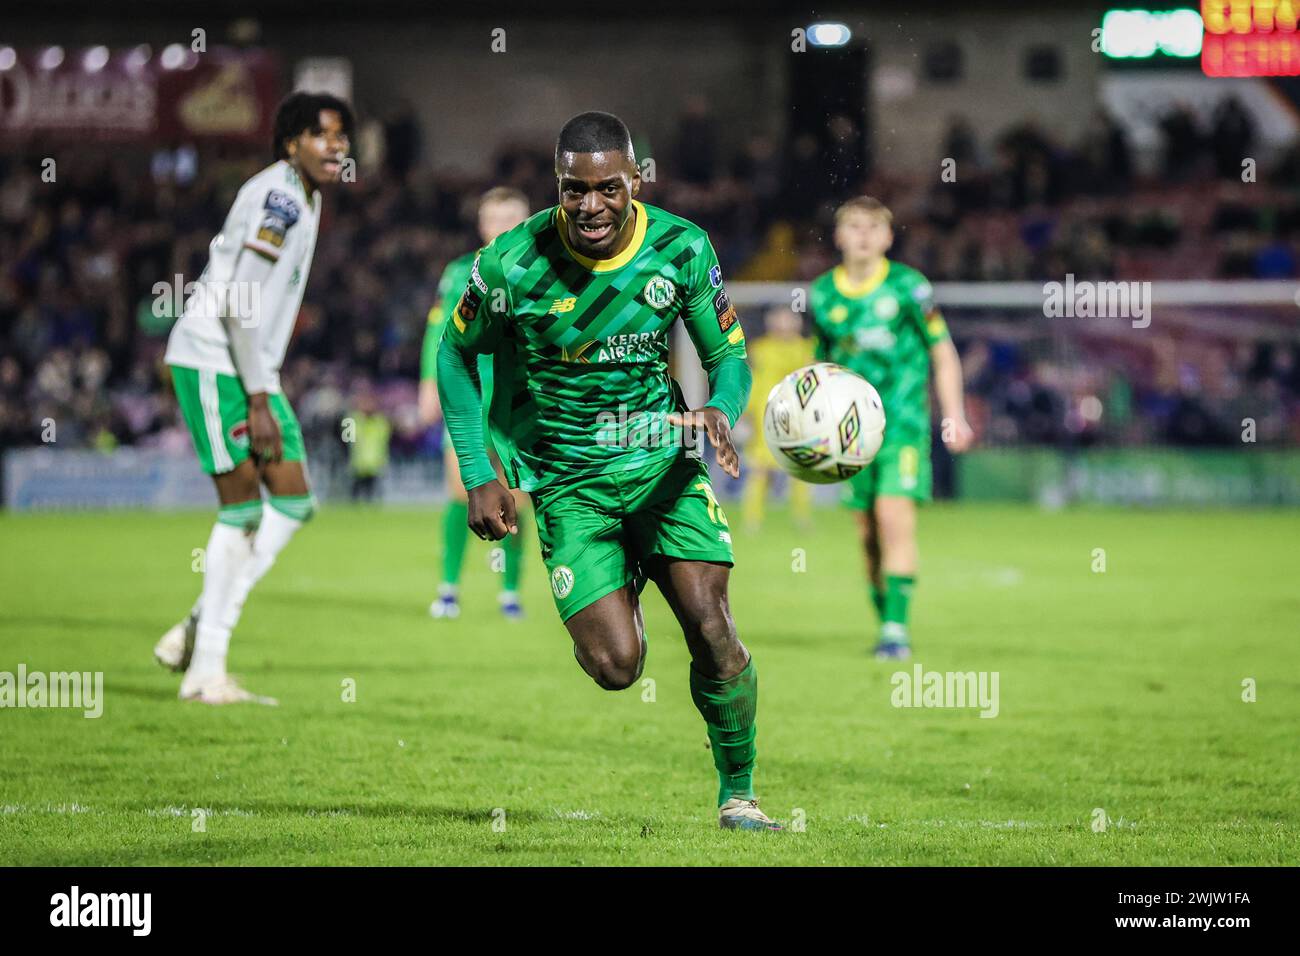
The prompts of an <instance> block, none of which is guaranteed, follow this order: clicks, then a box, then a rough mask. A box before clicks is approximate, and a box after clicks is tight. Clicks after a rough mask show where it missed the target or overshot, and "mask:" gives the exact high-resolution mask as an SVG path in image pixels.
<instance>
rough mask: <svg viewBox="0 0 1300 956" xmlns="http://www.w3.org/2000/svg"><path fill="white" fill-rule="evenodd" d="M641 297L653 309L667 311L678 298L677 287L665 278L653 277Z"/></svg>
mask: <svg viewBox="0 0 1300 956" xmlns="http://www.w3.org/2000/svg"><path fill="white" fill-rule="evenodd" d="M641 295H642V297H643V298H644V299H645V301H646V304H647V305H649V306H650V307H651V308H654V309H665V308H667V307H668V306H670V305H672V304H673V299H675V298H677V287H676V286H675V285H673V283H672V280H670V279H668V278H666V277H665V276H652V277H651V279H650V281H649V282H647V283H646V284H645V289H644V290H643V291H642V293H641Z"/></svg>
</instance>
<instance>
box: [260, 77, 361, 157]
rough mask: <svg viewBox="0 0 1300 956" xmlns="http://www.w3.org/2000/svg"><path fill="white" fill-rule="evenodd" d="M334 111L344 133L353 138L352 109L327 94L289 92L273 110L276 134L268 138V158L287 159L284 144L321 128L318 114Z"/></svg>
mask: <svg viewBox="0 0 1300 956" xmlns="http://www.w3.org/2000/svg"><path fill="white" fill-rule="evenodd" d="M321 110H334V111H335V112H336V113H338V114H339V119H340V120H341V121H342V123H343V132H344V133H346V134H347V136H348V139H351V138H352V127H353V118H352V107H350V106H348V104H347V102H346V101H344V100H341V99H339V97H337V96H334V95H332V94H330V93H304V92H301V91H299V92H297V93H290V94H289V95H288V96H286V97H285V98H284V99H283V100H281V101H280V105H279V106H277V107H276V109H275V132H274V133H272V136H271V155H272V156H274V157H275V158H276V159H288V158H289V150H288V149H287V148H286V147H285V145H284V141H285V140H287V139H293V138H294V137H295V136H298V135H299V134H300V133H302V132H303V131H305V130H312V131H313V132H315V131H317V130H319V129H320V111H321Z"/></svg>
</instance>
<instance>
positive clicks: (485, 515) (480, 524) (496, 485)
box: [469, 481, 519, 541]
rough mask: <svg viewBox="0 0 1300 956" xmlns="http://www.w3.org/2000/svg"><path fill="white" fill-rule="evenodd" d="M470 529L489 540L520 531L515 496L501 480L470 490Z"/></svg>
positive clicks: (497, 539) (498, 539) (496, 539)
mask: <svg viewBox="0 0 1300 956" xmlns="http://www.w3.org/2000/svg"><path fill="white" fill-rule="evenodd" d="M469 530H470V531H473V532H474V533H475V534H476V535H478V536H479V537H480V538H486V539H487V540H489V541H500V540H501V539H502V538H504V537H505V536H506V535H508V534H518V533H519V521H518V519H517V518H516V517H515V499H514V496H513V495H511V494H510V490H509V489H508V488H506V487H505V486H504V485H502V484H501V482H499V481H489V482H488V483H487V484H485V485H479V486H478V487H477V488H471V489H470V490H469Z"/></svg>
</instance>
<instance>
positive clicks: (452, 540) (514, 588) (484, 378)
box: [420, 186, 528, 620]
mask: <svg viewBox="0 0 1300 956" xmlns="http://www.w3.org/2000/svg"><path fill="white" fill-rule="evenodd" d="M527 218H528V197H527V196H525V195H524V194H523V193H521V192H520V191H519V190H517V189H511V188H510V187H508V186H497V187H494V188H492V189H489V190H488V191H487V192H485V193H484V194H483V196H482V198H481V199H479V203H478V233H479V236H480V237H481V238H482V240H483V242H484V244H487V243H489V242H491V241H492V240H493V239H495V238H496V237H497V236H499V235H501V234H502V233H503V232H506V231H508V230H510V229H513V228H514V227H515V226H517V225H519V224H520V223H521V222H523V221H524V220H525V219H527ZM477 255H478V253H477V252H467V253H466V254H465V255H463V256H461V257H460V258H458V259H453V260H452V261H451V262H450V263H448V264H447V268H446V269H445V270H443V273H442V278H441V279H440V280H438V301H436V302H435V303H434V304H433V308H431V309H430V310H429V324H428V326H427V327H426V328H425V331H424V350H423V352H422V354H421V356H420V418H421V419H422V420H423V421H424V423H425V424H426V425H432V424H434V422H436V421H437V420H438V419H439V418H440V417H441V414H442V413H441V408H440V406H439V404H438V386H437V374H438V370H437V361H438V343H439V341H440V340H441V339H442V331H443V326H444V324H445V323H446V322H447V320H448V318H449V317H450V315H451V310H452V309H453V308H455V306H456V303H457V302H458V301H459V298H460V293H461V290H462V289H464V288H465V284H466V283H467V282H468V281H469V272H470V269H471V268H472V267H473V265H474V258H475V257H476V256H477ZM476 371H477V372H478V377H479V387H480V388H481V390H482V393H483V403H484V405H487V404H488V403H490V401H491V396H492V360H491V359H490V358H489V357H488V356H485V355H484V356H480V357H479V360H478V367H477V369H476ZM442 449H443V456H442V461H443V472H444V474H445V476H446V492H447V507H446V509H445V511H444V512H443V517H442V582H441V583H440V584H439V585H438V596H437V597H436V598H435V599H434V601H433V603H432V604H430V605H429V613H430V614H431V615H432V616H433V617H436V618H443V619H447V620H450V619H454V618H457V617H459V616H460V600H459V587H460V572H461V567H462V566H463V565H464V563H465V545H466V544H467V543H468V538H469V525H468V522H467V517H468V514H469V504H468V498H467V496H466V494H465V485H464V484H463V483H462V482H461V480H460V465H459V463H458V462H457V460H456V454H455V452H454V451H453V450H452V447H451V442H450V441H449V440H448V439H447V436H446V435H444V436H443V445H442ZM501 473H502V472H501V469H500V467H499V466H498V467H497V474H498V475H500V474H501ZM523 504H524V495H523V493H522V492H516V493H515V505H516V513H518V514H520V515H521V517H522V512H520V511H519V506H522V505H523ZM502 550H503V551H504V552H505V553H504V555H503V557H504V562H503V563H504V567H503V568H502V569H501V570H502V575H501V593H500V596H499V603H500V606H501V613H502V614H504V615H505V616H506V617H507V618H509V619H511V620H518V619H519V618H521V617H523V613H524V612H523V607H522V606H521V605H520V603H519V572H520V564H521V560H520V559H521V558H522V556H523V554H522V552H523V540H522V535H510V536H508V537H507V538H506V539H505V541H503V542H502Z"/></svg>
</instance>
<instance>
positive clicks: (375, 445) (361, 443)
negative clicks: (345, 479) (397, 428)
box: [343, 385, 393, 501]
mask: <svg viewBox="0 0 1300 956" xmlns="http://www.w3.org/2000/svg"><path fill="white" fill-rule="evenodd" d="M343 424H344V437H345V438H347V437H350V438H351V441H350V442H349V449H348V470H349V471H350V472H351V475H352V500H353V501H363V500H364V501H374V499H375V485H376V484H377V483H378V481H379V479H380V478H381V477H382V476H383V474H384V472H385V471H386V470H387V469H388V443H389V441H390V440H391V438H392V435H393V425H392V423H391V422H390V421H389V420H388V417H387V416H386V415H384V413H383V412H381V411H380V410H379V404H378V402H377V401H376V400H375V394H374V392H373V391H372V390H371V389H370V387H369V386H368V385H367V386H363V387H362V388H361V389H360V390H359V391H358V394H357V401H356V409H355V410H354V411H352V412H351V413H350V414H349V415H348V417H347V419H345V421H344V423H343ZM349 431H350V436H349Z"/></svg>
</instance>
